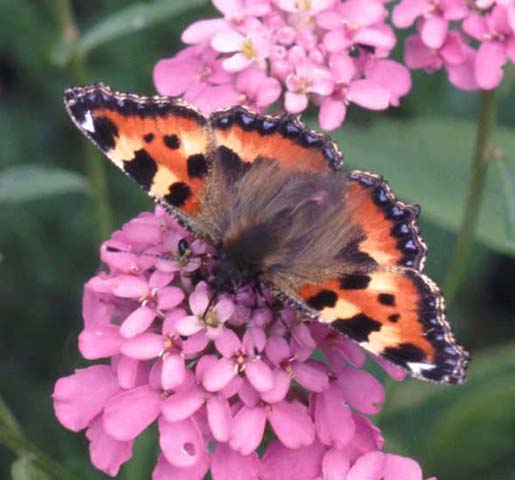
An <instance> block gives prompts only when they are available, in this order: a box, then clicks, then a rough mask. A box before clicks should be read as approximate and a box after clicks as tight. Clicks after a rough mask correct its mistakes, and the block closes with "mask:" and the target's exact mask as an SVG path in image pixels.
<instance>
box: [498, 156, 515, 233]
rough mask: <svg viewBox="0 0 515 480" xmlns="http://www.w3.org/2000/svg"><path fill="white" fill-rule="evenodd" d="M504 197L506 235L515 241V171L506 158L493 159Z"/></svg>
mask: <svg viewBox="0 0 515 480" xmlns="http://www.w3.org/2000/svg"><path fill="white" fill-rule="evenodd" d="M493 163H494V165H495V168H496V170H497V173H498V178H499V183H500V184H501V191H502V194H503V199H504V212H505V218H506V220H505V225H506V236H507V237H508V238H509V239H510V240H511V241H512V242H515V172H514V171H513V170H514V168H513V167H512V168H510V165H509V164H508V162H507V161H506V160H504V159H496V160H493Z"/></svg>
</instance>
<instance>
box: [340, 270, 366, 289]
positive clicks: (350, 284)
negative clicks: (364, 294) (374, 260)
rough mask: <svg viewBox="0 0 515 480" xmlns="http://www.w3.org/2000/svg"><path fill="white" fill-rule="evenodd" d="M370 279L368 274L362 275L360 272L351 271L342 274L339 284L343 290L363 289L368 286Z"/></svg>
mask: <svg viewBox="0 0 515 480" xmlns="http://www.w3.org/2000/svg"><path fill="white" fill-rule="evenodd" d="M370 280H372V279H371V278H370V276H369V275H364V274H361V273H351V274H348V275H344V276H343V277H342V278H341V279H340V286H341V287H342V289H344V290H364V289H365V288H367V287H368V285H369V283H370Z"/></svg>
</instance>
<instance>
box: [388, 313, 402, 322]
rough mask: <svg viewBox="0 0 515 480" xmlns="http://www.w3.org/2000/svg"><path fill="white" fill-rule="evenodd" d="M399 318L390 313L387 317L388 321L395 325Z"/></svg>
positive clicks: (396, 314)
mask: <svg viewBox="0 0 515 480" xmlns="http://www.w3.org/2000/svg"><path fill="white" fill-rule="evenodd" d="M399 318H401V316H400V315H399V314H398V313H392V314H391V315H388V320H390V322H392V323H397V322H398V321H399Z"/></svg>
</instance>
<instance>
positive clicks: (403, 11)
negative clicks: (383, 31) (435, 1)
mask: <svg viewBox="0 0 515 480" xmlns="http://www.w3.org/2000/svg"><path fill="white" fill-rule="evenodd" d="M427 3H428V2H427V0H402V1H401V2H400V3H399V4H398V5H396V6H395V8H394V9H393V12H392V22H393V24H394V25H395V26H396V27H397V28H407V27H409V26H411V25H413V22H414V21H415V20H416V18H417V17H419V16H420V15H423V14H424V13H425V11H426V8H427Z"/></svg>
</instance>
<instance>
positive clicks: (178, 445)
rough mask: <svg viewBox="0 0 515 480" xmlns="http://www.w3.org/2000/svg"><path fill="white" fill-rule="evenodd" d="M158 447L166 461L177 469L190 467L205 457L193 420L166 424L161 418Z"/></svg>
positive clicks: (199, 435)
mask: <svg viewBox="0 0 515 480" xmlns="http://www.w3.org/2000/svg"><path fill="white" fill-rule="evenodd" d="M159 446H160V447H161V450H162V451H163V455H164V456H165V458H166V460H168V462H169V463H170V464H172V465H174V466H175V467H179V468H188V467H192V466H193V465H195V464H196V463H197V462H199V461H200V460H201V459H202V457H203V456H204V455H205V447H204V440H203V439H202V434H201V432H200V429H199V427H198V425H197V423H196V422H195V420H194V419H193V418H188V419H186V420H182V421H180V422H167V421H166V420H164V419H163V418H162V417H161V418H160V419H159Z"/></svg>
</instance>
